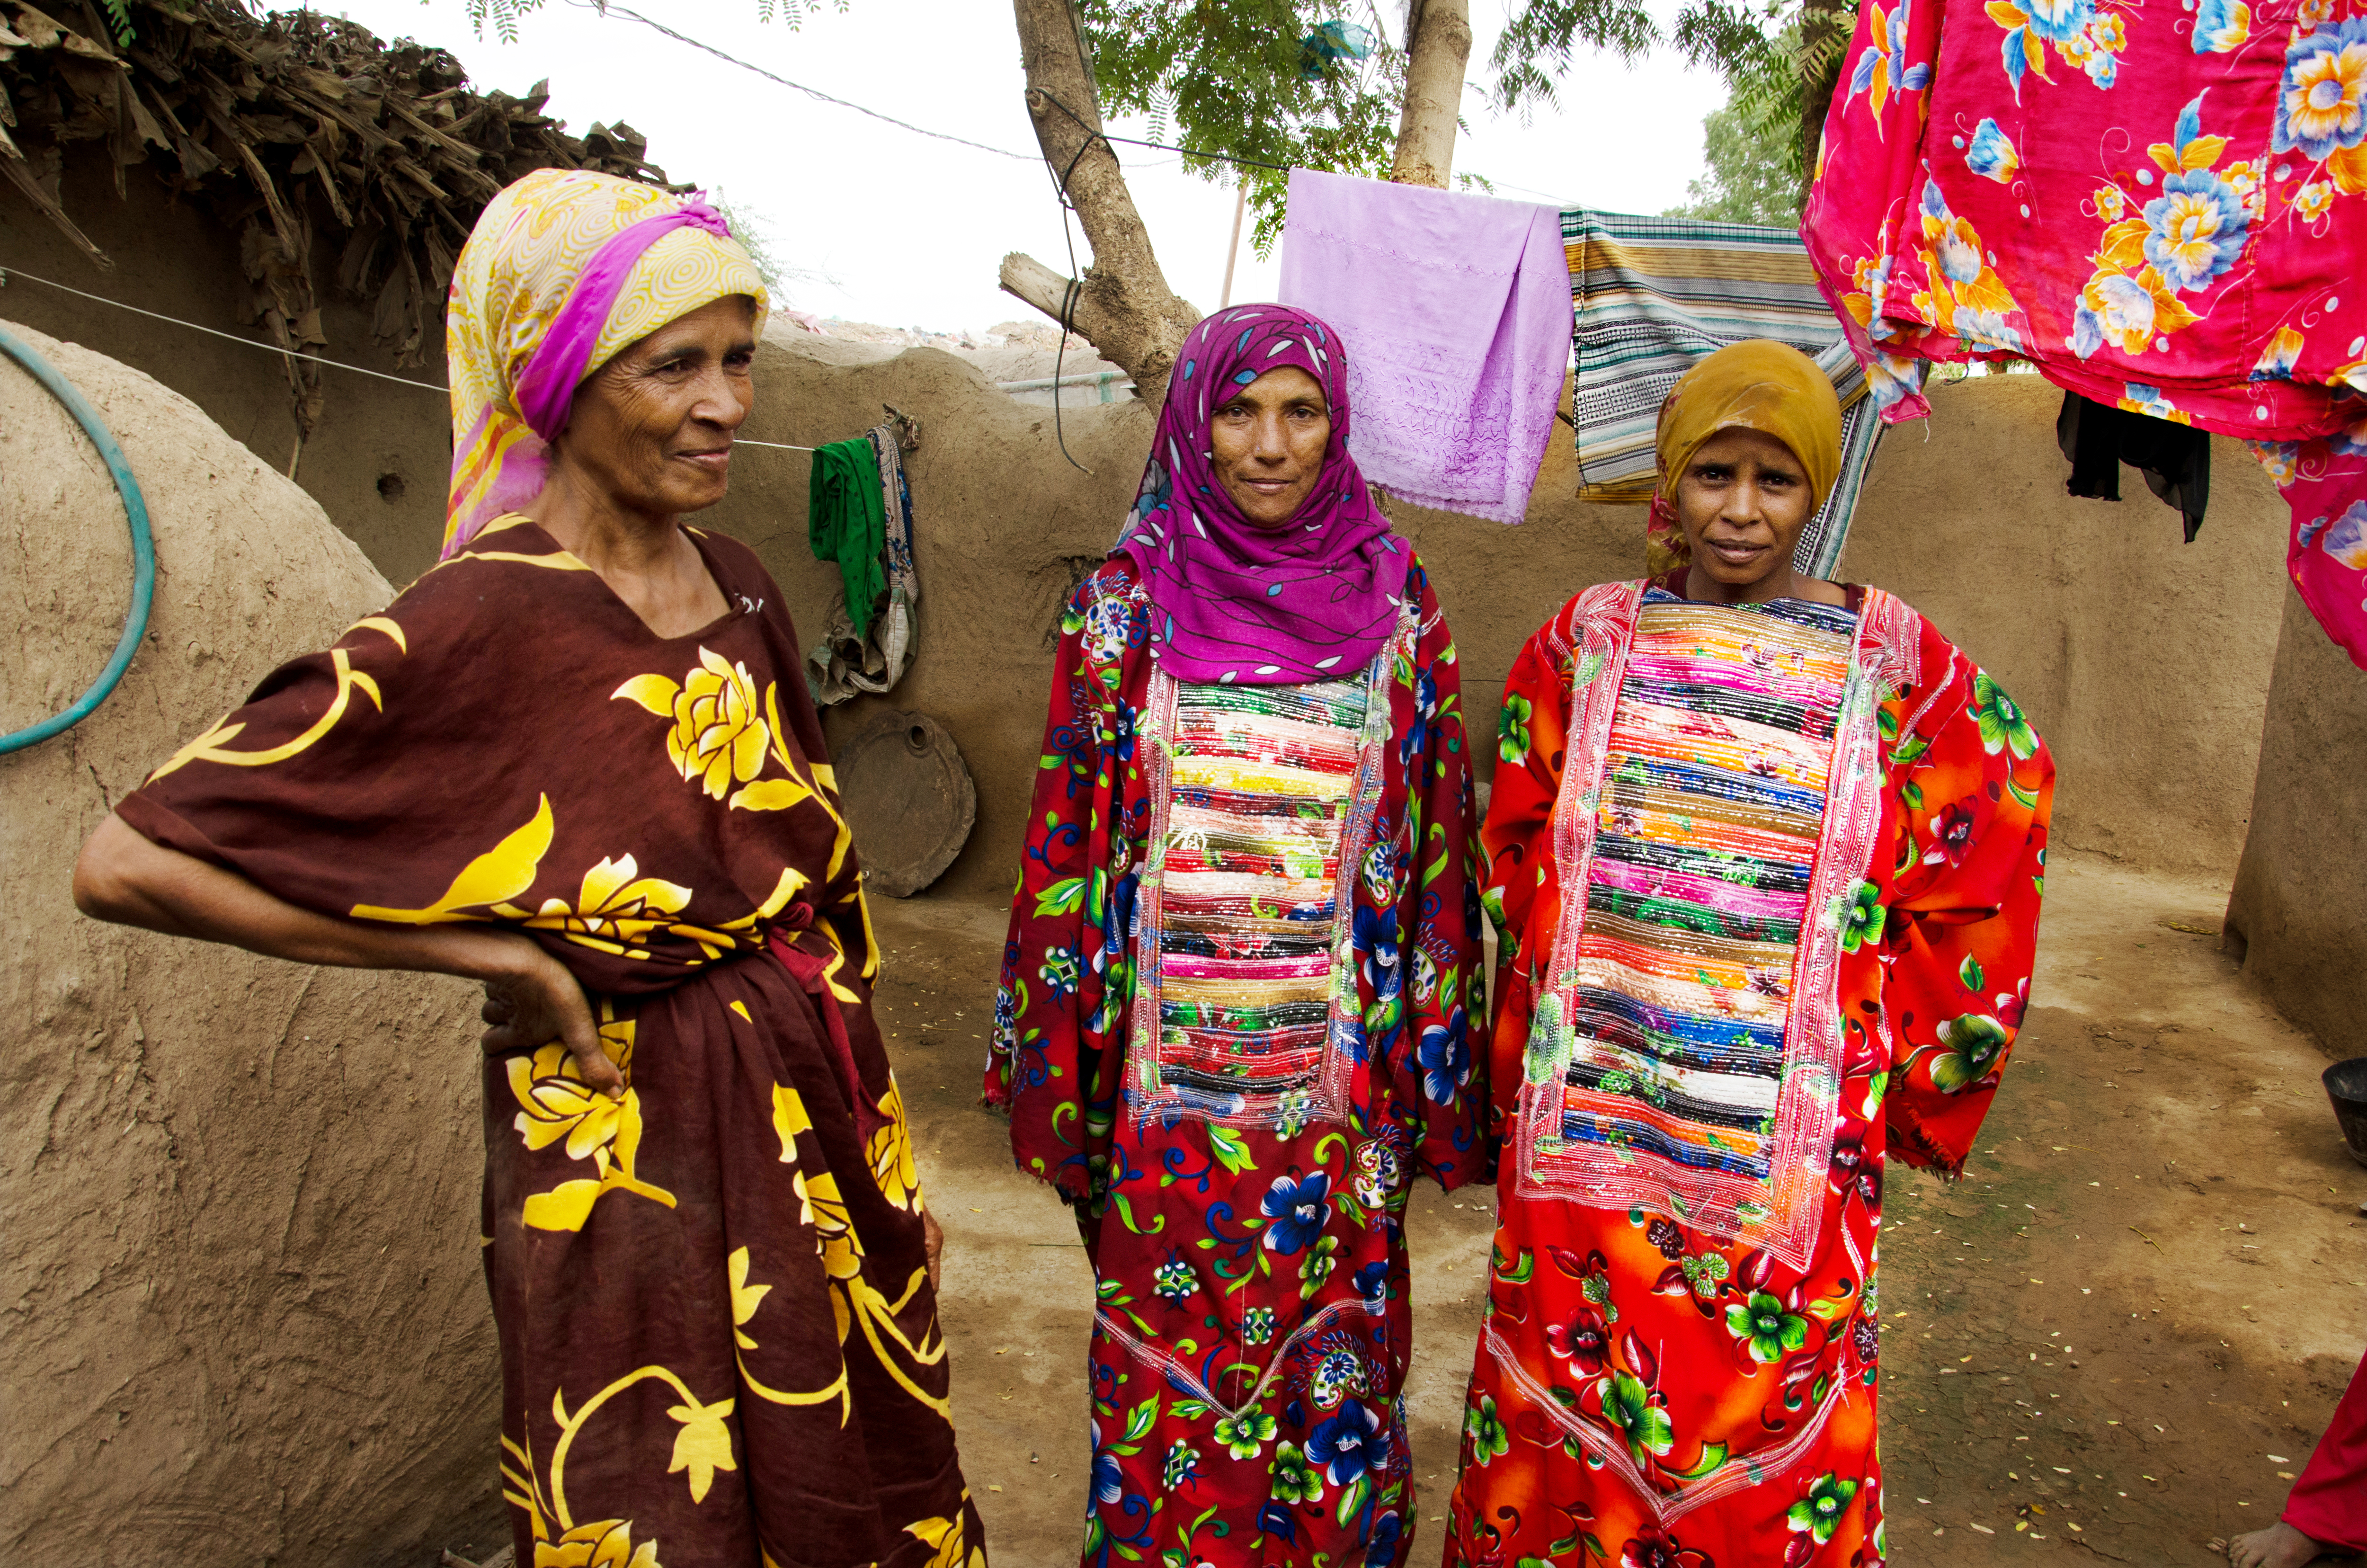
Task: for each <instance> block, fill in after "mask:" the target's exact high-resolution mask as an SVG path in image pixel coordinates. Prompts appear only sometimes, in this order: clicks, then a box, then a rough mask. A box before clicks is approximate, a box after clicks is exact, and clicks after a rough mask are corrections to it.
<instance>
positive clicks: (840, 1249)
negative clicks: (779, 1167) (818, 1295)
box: [795, 1171, 863, 1279]
mask: <svg viewBox="0 0 2367 1568" xmlns="http://www.w3.org/2000/svg"><path fill="white" fill-rule="evenodd" d="M795 1187H796V1191H797V1195H798V1221H799V1222H800V1223H802V1224H807V1225H811V1226H812V1227H813V1228H814V1250H815V1251H817V1252H819V1253H821V1267H822V1272H823V1273H825V1274H827V1275H829V1276H830V1277H831V1278H832V1279H852V1278H855V1276H856V1275H857V1274H859V1273H861V1272H862V1271H863V1243H862V1241H861V1240H860V1239H858V1238H857V1237H856V1235H855V1223H854V1221H852V1220H850V1219H849V1218H848V1217H847V1212H846V1199H844V1197H842V1196H841V1195H840V1193H839V1190H838V1177H836V1176H832V1174H831V1173H830V1172H828V1171H824V1172H822V1173H821V1175H820V1176H812V1177H808V1176H807V1175H806V1174H805V1172H803V1171H799V1172H798V1175H797V1179H796V1183H795Z"/></svg>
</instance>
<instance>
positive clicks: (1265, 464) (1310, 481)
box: [1208, 365, 1331, 528]
mask: <svg viewBox="0 0 2367 1568" xmlns="http://www.w3.org/2000/svg"><path fill="white" fill-rule="evenodd" d="M1208 437H1209V444H1210V445H1211V446H1212V447H1213V448H1214V449H1215V451H1216V465H1215V466H1216V470H1217V483H1219V484H1222V485H1223V486H1224V487H1225V494H1228V495H1229V496H1231V497H1232V498H1233V505H1234V506H1239V507H1240V509H1241V516H1243V517H1247V518H1248V519H1249V520H1250V522H1251V524H1252V525H1253V526H1255V527H1257V528H1282V527H1284V526H1285V525H1286V524H1288V523H1289V521H1290V520H1291V519H1292V518H1293V517H1297V516H1298V509H1299V508H1300V507H1301V506H1305V505H1306V504H1307V497H1308V494H1309V493H1310V492H1312V491H1313V490H1314V488H1315V481H1316V478H1317V476H1318V475H1319V474H1320V473H1321V472H1323V451H1324V449H1325V448H1326V447H1328V446H1330V445H1331V406H1330V404H1328V403H1326V402H1325V401H1324V397H1323V388H1322V387H1321V386H1320V385H1319V383H1318V382H1317V381H1316V380H1315V378H1314V377H1312V376H1310V375H1308V373H1307V372H1306V371H1304V370H1302V369H1298V367H1297V366H1296V365H1290V366H1285V367H1284V368H1283V369H1279V370H1268V371H1267V372H1266V373H1265V374H1264V375H1263V376H1260V377H1259V378H1258V379H1257V380H1256V381H1251V383H1250V384H1249V385H1247V386H1245V387H1243V388H1241V389H1240V391H1238V392H1234V393H1233V395H1232V396H1231V397H1229V398H1228V399H1226V400H1225V402H1224V403H1222V404H1220V405H1219V406H1218V407H1217V415H1216V419H1215V421H1214V423H1213V424H1212V425H1211V426H1210V427H1209V431H1208Z"/></svg>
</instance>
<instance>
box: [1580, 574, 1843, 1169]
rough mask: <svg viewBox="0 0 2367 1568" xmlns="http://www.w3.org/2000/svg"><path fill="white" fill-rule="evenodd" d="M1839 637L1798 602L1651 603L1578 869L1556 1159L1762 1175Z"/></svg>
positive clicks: (1835, 623)
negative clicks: (1588, 1150)
mask: <svg viewBox="0 0 2367 1568" xmlns="http://www.w3.org/2000/svg"><path fill="white" fill-rule="evenodd" d="M1855 628H1856V617H1855V616H1854V615H1853V614H1852V613H1851V612H1850V611H1848V610H1846V609H1842V608H1838V607H1829V606H1824V605H1817V604H1810V603H1807V602H1805V601H1802V600H1796V599H1785V600H1779V601H1776V602H1775V603H1773V604H1769V605H1764V606H1756V607H1732V606H1713V605H1703V604H1695V603H1692V602H1689V601H1687V600H1683V599H1680V598H1676V597H1673V596H1670V595H1668V594H1665V593H1661V592H1659V591H1658V590H1655V591H1653V592H1651V593H1649V594H1648V595H1647V596H1646V597H1645V599H1644V603H1643V606H1642V608H1641V610H1640V613H1639V615H1638V618H1637V626H1636V634H1635V641H1634V643H1633V645H1632V648H1631V649H1630V652H1629V654H1628V658H1627V665H1626V670H1625V677H1624V679H1623V680H1622V682H1621V685H1620V688H1619V701H1618V706H1617V709H1616V710H1615V712H1614V716H1613V719H1612V723H1611V731H1610V736H1609V744H1608V748H1607V751H1608V755H1607V757H1606V759H1605V767H1604V772H1603V790H1602V795H1601V799H1600V802H1599V804H1598V806H1597V812H1596V823H1595V834H1594V845H1593V854H1592V856H1591V860H1590V862H1589V864H1588V867H1587V873H1586V890H1585V910H1586V915H1585V926H1584V929H1583V932H1582V934H1581V935H1580V937H1579V940H1578V945H1577V952H1576V960H1577V971H1576V974H1575V977H1574V978H1575V985H1574V987H1573V990H1572V1016H1571V1019H1570V1023H1571V1026H1572V1034H1573V1036H1574V1037H1575V1039H1574V1044H1575V1051H1574V1052H1573V1055H1572V1057H1571V1060H1570V1063H1569V1073H1568V1077H1567V1088H1566V1092H1565V1094H1564V1096H1563V1101H1562V1107H1561V1112H1562V1114H1561V1132H1562V1136H1563V1138H1565V1139H1566V1140H1568V1141H1569V1143H1570V1144H1572V1145H1583V1144H1596V1145H1603V1146H1606V1147H1608V1148H1609V1149H1612V1150H1615V1151H1621V1152H1624V1153H1627V1154H1630V1155H1640V1156H1646V1157H1648V1158H1649V1159H1655V1160H1659V1161H1665V1162H1667V1163H1668V1164H1669V1165H1673V1166H1677V1167H1680V1168H1681V1171H1694V1172H1703V1173H1717V1174H1720V1175H1724V1176H1738V1177H1743V1178H1746V1179H1748V1180H1751V1181H1765V1180H1766V1179H1767V1178H1768V1176H1769V1160H1770V1153H1771V1147H1772V1139H1773V1133H1774V1120H1775V1110H1776V1103H1777V1092H1778V1089H1779V1087H1780V1085H1781V1082H1782V1074H1783V1066H1784V1028H1785V1024H1786V1022H1787V1020H1788V1018H1789V1014H1790V1006H1791V988H1792V985H1793V983H1794V969H1795V955H1796V951H1797V948H1798V945H1799V940H1800V931H1801V923H1802V920H1803V918H1804V916H1806V915H1807V908H1806V905H1807V902H1808V896H1809V885H1810V881H1811V878H1812V873H1813V871H1814V869H1815V865H1816V860H1817V851H1818V837H1819V835H1820V834H1821V832H1822V830H1823V827H1824V813H1825V803H1826V790H1827V782H1828V778H1827V775H1828V770H1829V767H1830V766H1831V762H1832V757H1833V741H1834V726H1835V722H1836V719H1837V717H1838V716H1839V714H1840V709H1841V704H1842V698H1843V691H1844V687H1845V684H1846V681H1847V678H1848V676H1849V671H1850V658H1851V650H1852V640H1853V636H1854V632H1855ZM1670 1175H1671V1177H1672V1178H1673V1179H1672V1186H1673V1187H1675V1188H1677V1189H1679V1190H1682V1188H1683V1187H1685V1185H1686V1182H1685V1180H1684V1177H1683V1176H1682V1174H1680V1173H1679V1172H1672V1173H1670Z"/></svg>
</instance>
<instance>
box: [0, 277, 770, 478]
mask: <svg viewBox="0 0 2367 1568" xmlns="http://www.w3.org/2000/svg"><path fill="white" fill-rule="evenodd" d="M12 278H22V279H23V280H24V281H26V282H28V283H39V284H40V285H41V286H42V287H43V288H45V289H55V290H58V292H60V293H62V294H72V295H74V296H75V297H76V298H77V299H84V300H88V301H92V302H93V303H95V304H100V305H112V306H114V307H115V308H116V309H117V310H119V311H130V312H131V313H132V314H133V315H137V316H146V317H147V318H149V319H150V320H151V321H160V322H166V323H169V324H172V325H174V326H185V327H187V328H188V329H189V330H190V331H191V332H202V333H204V334H205V335H207V336H208V337H219V338H221V339H222V340H223V341H225V342H228V343H235V344H238V345H240V346H241V347H247V348H260V349H262V350H263V351H264V352H265V353H266V354H279V355H284V356H286V357H287V358H290V359H309V360H311V362H312V363H313V364H315V365H326V366H328V367H329V369H333V370H351V371H353V372H354V373H355V374H356V375H357V376H371V377H375V378H376V379H378V380H379V381H392V382H393V383H394V384H395V385H396V386H399V387H417V388H418V389H419V390H420V391H422V392H434V393H436V395H437V396H439V397H449V396H451V395H452V389H451V388H449V387H447V386H439V385H437V384H436V382H434V381H413V380H412V379H411V378H410V377H409V376H390V375H388V374H387V373H386V372H385V371H384V370H373V369H370V368H369V367H368V366H367V365H348V364H346V363H345V361H344V360H342V359H324V358H322V357H321V356H320V355H318V354H307V353H304V352H303V351H302V350H300V349H296V348H282V347H279V345H277V344H276V343H257V342H256V341H255V339H253V338H251V337H241V336H240V335H238V334H236V333H234V332H224V331H222V330H221V328H219V327H211V326H204V325H201V324H198V323H197V322H193V321H183V320H182V319H181V318H180V317H178V316H168V315H166V314H164V312H162V311H152V310H147V309H144V308H143V307H142V306H139V305H134V304H129V303H126V302H125V301H121V300H110V299H108V297H107V296H106V295H104V294H94V293H92V292H90V291H89V290H86V289H77V288H74V286H73V285H72V284H68V283H60V282H57V281H55V280H54V279H52V278H38V277H35V276H34V275H33V274H32V273H29V272H28V271H26V270H25V269H24V268H23V267H6V266H0V287H5V286H6V284H7V283H8V281H9V280H10V279H12ZM731 444H732V445H733V446H735V447H771V448H774V449H776V450H779V451H784V452H810V451H812V450H813V449H812V448H811V447H800V446H796V445H793V444H792V443H790V442H787V441H758V440H754V439H752V438H751V437H746V436H735V437H732V440H731Z"/></svg>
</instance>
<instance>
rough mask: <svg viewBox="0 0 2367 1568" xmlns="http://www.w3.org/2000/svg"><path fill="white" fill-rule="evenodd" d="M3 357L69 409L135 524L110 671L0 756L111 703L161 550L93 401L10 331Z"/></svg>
mask: <svg viewBox="0 0 2367 1568" xmlns="http://www.w3.org/2000/svg"><path fill="white" fill-rule="evenodd" d="M0 352H5V353H6V355H7V356H8V358H11V359H14V360H15V361H17V364H19V365H22V366H23V367H24V368H25V369H27V370H28V372H30V373H31V375H32V378H33V379H34V380H35V381H39V382H40V383H41V385H43V386H44V387H47V388H48V389H49V391H50V395H51V397H54V398H56V399H57V400H58V402H60V403H62V404H64V405H65V410H66V412H67V413H68V414H71V415H74V420H75V422H76V423H77V424H79V425H80V426H82V431H83V434H84V435H85V436H87V437H90V444H91V445H92V446H94V447H96V448H97V449H98V455H99V456H100V457H101V458H104V459H105V460H107V471H108V472H109V473H110V474H113V475H114V476H115V493H116V494H118V495H120V496H121V497H122V498H123V515H124V517H126V518H127V519H129V520H130V524H131V609H130V614H128V615H126V616H125V617H124V618H123V635H122V636H121V637H119V638H118V639H116V642H115V653H114V654H113V655H112V656H111V657H109V658H108V661H107V667H106V668H105V669H103V670H101V671H99V672H98V678H97V679H96V680H95V681H93V682H91V685H90V689H89V690H88V691H85V692H84V693H83V694H82V696H81V697H80V698H78V699H75V701H74V706H73V707H71V708H69V709H67V710H65V711H64V712H62V713H58V714H53V715H51V717H49V718H47V719H44V720H42V721H41V722H40V723H38V724H28V725H27V726H25V728H23V729H21V730H17V731H13V732H11V733H8V734H6V735H0V756H6V754H7V753H9V752H14V751H22V750H24V749H25V748H26V747H27V746H32V745H39V744H40V743H41V742H43V741H46V740H48V739H49V738H50V737H51V735H61V734H63V733H65V732H66V731H68V730H71V729H73V728H74V726H75V725H76V724H79V723H81V722H83V721H84V720H85V719H87V718H89V717H90V715H91V713H92V711H93V710H96V708H97V707H98V705H99V704H100V703H102V702H104V701H106V700H107V698H108V693H109V692H111V691H113V690H114V689H115V687H116V683H117V682H118V681H120V680H121V679H122V678H123V672H124V671H125V670H127V669H129V668H130V667H131V655H132V654H133V653H137V652H139V650H140V640H141V639H142V637H144V636H146V635H147V634H148V610H149V607H150V605H151V604H152V603H153V601H154V599H155V597H156V545H155V541H154V540H153V539H152V538H151V537H150V535H149V531H148V503H147V501H146V500H145V499H143V498H142V495H141V494H140V481H139V480H138V479H136V478H134V477H133V476H132V472H131V463H130V460H129V459H127V458H126V457H125V456H124V455H123V449H122V448H121V447H120V446H119V445H117V444H116V440H115V436H114V433H113V432H111V431H109V430H108V427H107V423H106V421H104V420H102V419H101V418H99V416H98V410H96V409H95V408H93V407H92V406H91V405H90V400H89V399H88V398H85V397H84V396H83V395H82V393H80V392H76V391H75V390H74V383H73V382H72V381H67V380H66V379H65V377H63V376H62V375H60V374H59V373H58V368H57V367H56V366H55V365H52V364H51V363H50V362H49V361H48V360H47V359H45V358H42V357H41V356H40V353H38V352H37V351H36V350H35V349H34V348H33V347H32V345H30V344H28V343H24V342H20V341H19V340H18V339H17V337H15V336H14V335H11V334H10V333H8V332H7V331H6V330H0Z"/></svg>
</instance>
